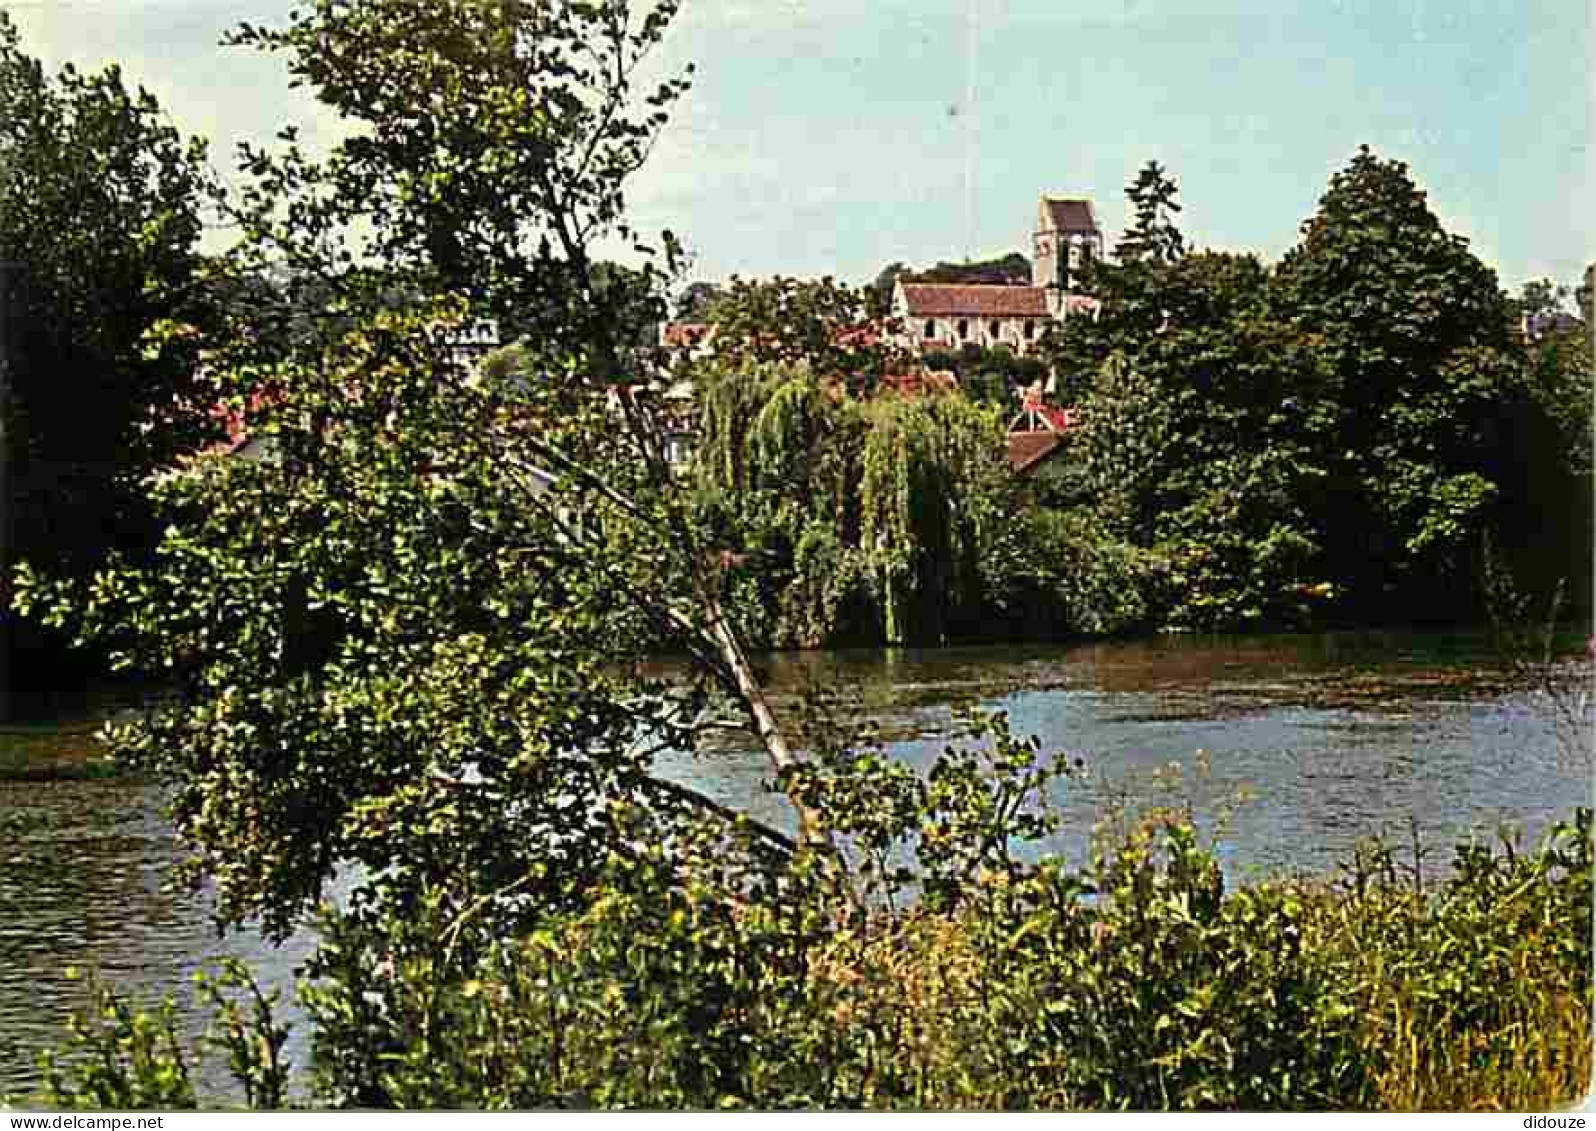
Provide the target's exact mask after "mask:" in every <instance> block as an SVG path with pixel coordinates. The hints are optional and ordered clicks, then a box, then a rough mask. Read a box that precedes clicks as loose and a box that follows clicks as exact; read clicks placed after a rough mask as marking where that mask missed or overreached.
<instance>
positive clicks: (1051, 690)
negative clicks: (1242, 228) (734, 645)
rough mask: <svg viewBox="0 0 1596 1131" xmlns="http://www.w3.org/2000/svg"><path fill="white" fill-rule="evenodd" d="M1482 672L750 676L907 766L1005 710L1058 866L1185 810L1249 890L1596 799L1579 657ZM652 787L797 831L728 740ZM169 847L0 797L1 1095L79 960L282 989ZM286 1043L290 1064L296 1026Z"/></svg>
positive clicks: (970, 652)
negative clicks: (829, 703)
mask: <svg viewBox="0 0 1596 1131" xmlns="http://www.w3.org/2000/svg"><path fill="white" fill-rule="evenodd" d="M1574 647H1575V648H1576V649H1577V642H1574ZM1493 659H1494V658H1493V655H1492V653H1491V649H1490V648H1489V646H1488V642H1487V640H1486V639H1485V638H1484V637H1483V636H1482V635H1479V634H1467V633H1433V632H1432V633H1400V632H1391V633H1330V634H1315V635H1300V636H1258V637H1217V638H1216V637H1195V636H1192V637H1158V638H1154V639H1150V640H1142V641H1133V642H1120V643H1108V644H1091V645H1079V646H1070V647H1012V646H1002V647H983V648H950V649H937V650H923V651H913V650H897V651H887V652H883V651H880V650H873V651H857V652H817V653H795V654H783V655H776V656H768V657H764V658H762V659H761V660H760V661H759V662H760V665H761V666H762V668H763V671H764V674H765V675H766V678H767V681H768V683H769V684H770V686H771V687H772V689H773V693H774V697H775V699H776V701H777V704H778V707H779V706H784V705H785V706H789V707H790V706H791V705H792V703H793V701H794V700H795V698H796V697H797V695H798V694H799V692H800V690H801V689H803V688H806V687H830V688H835V689H839V690H841V691H842V692H844V693H845V694H846V695H847V696H848V697H849V698H851V699H853V700H854V701H855V702H854V704H853V707H852V708H851V709H852V710H854V711H858V712H862V713H863V714H866V715H868V716H869V717H870V718H871V719H873V720H874V721H876V722H877V723H878V724H879V726H880V728H881V736H882V738H883V740H884V741H885V743H886V746H887V749H888V750H889V751H890V752H891V753H892V754H893V755H894V756H896V757H898V758H901V759H904V760H906V761H908V762H910V763H913V764H916V765H926V764H928V763H929V761H930V760H931V759H932V758H934V757H935V756H936V754H937V753H938V752H939V751H940V750H941V749H942V748H943V746H945V745H946V743H947V741H948V740H949V735H950V733H951V732H952V731H953V730H955V729H956V727H957V725H958V714H959V712H960V711H962V710H964V709H967V708H971V707H979V708H985V709H998V710H1003V711H1006V712H1007V713H1008V715H1009V718H1010V721H1011V723H1012V726H1013V729H1014V730H1015V732H1016V733H1019V734H1035V735H1037V736H1039V737H1040V738H1041V739H1042V742H1043V746H1044V749H1045V750H1047V751H1050V752H1055V753H1058V754H1060V755H1062V756H1064V757H1067V758H1068V759H1070V761H1071V762H1072V764H1074V763H1078V764H1079V767H1080V768H1079V770H1078V771H1077V772H1076V773H1075V774H1073V775H1072V776H1071V777H1070V778H1069V779H1068V780H1065V781H1063V782H1061V783H1060V785H1059V789H1058V791H1057V794H1056V796H1055V798H1054V800H1055V801H1056V803H1057V804H1058V806H1059V808H1060V810H1061V811H1062V814H1063V817H1064V822H1063V829H1062V832H1061V833H1060V835H1059V837H1058V840H1057V842H1056V843H1054V844H1052V845H1051V846H1050V848H1051V849H1052V850H1053V851H1056V852H1059V853H1062V854H1064V855H1065V856H1066V857H1067V858H1070V859H1073V860H1077V861H1078V860H1079V859H1080V858H1081V856H1082V854H1084V853H1085V851H1086V849H1087V844H1088V836H1089V831H1090V829H1091V827H1092V825H1093V823H1094V822H1095V821H1096V820H1097V818H1098V817H1099V816H1100V815H1101V814H1102V813H1103V812H1104V811H1105V808H1106V807H1108V806H1111V805H1114V804H1116V803H1122V802H1128V803H1130V804H1131V805H1133V806H1134V805H1138V804H1146V803H1150V802H1156V801H1170V802H1178V803H1189V804H1190V805H1191V806H1192V809H1193V812H1194V813H1195V814H1196V816H1197V817H1198V819H1199V821H1200V822H1202V823H1203V824H1205V825H1206V826H1207V827H1208V828H1210V829H1213V828H1215V827H1217V826H1218V824H1219V822H1220V821H1221V820H1223V821H1224V823H1225V831H1224V834H1223V836H1222V837H1221V838H1220V839H1219V841H1218V851H1219V853H1220V857H1221V860H1222V861H1223V863H1224V865H1225V870H1226V872H1227V874H1228V875H1229V876H1230V878H1231V879H1232V880H1245V879H1248V878H1252V877H1257V876H1262V875H1266V874H1271V873H1274V874H1278V873H1280V872H1298V871H1307V872H1324V871H1328V870H1330V869H1333V868H1334V867H1335V865H1336V864H1337V863H1338V862H1339V861H1342V860H1345V859H1346V858H1347V857H1348V856H1349V854H1350V852H1351V850H1352V847H1353V845H1354V844H1355V843H1356V841H1357V840H1358V839H1359V838H1360V837H1363V836H1366V835H1369V834H1376V833H1378V834H1383V835H1385V836H1387V837H1389V838H1392V839H1393V840H1396V841H1399V842H1400V843H1401V844H1403V845H1407V844H1409V843H1411V837H1412V835H1413V834H1414V833H1415V832H1416V833H1417V836H1418V839H1419V843H1420V844H1422V845H1424V846H1426V848H1427V850H1428V852H1429V853H1430V855H1429V857H1428V866H1429V868H1430V869H1431V870H1432V871H1440V870H1443V869H1444V867H1445V864H1446V858H1447V856H1448V854H1449V851H1450V846H1451V844H1452V842H1453V841H1455V840H1456V839H1458V838H1460V837H1464V836H1468V835H1479V836H1483V837H1489V836H1493V835H1494V834H1495V833H1496V832H1497V830H1499V829H1503V828H1516V829H1519V830H1521V831H1522V833H1523V834H1524V836H1525V838H1526V840H1527V841H1532V840H1533V839H1534V838H1535V837H1537V836H1538V835H1540V833H1542V832H1543V831H1544V830H1545V829H1546V827H1547V826H1548V825H1549V824H1550V823H1551V822H1553V821H1555V820H1558V819H1561V818H1563V817H1565V816H1567V815H1569V814H1570V813H1571V812H1572V809H1573V807H1574V806H1575V805H1579V804H1587V805H1588V804H1590V803H1591V788H1592V787H1591V762H1590V753H1589V743H1590V742H1591V718H1590V714H1589V708H1588V704H1587V705H1579V704H1578V703H1577V702H1576V696H1577V693H1578V692H1579V691H1580V690H1582V689H1588V688H1589V687H1590V671H1589V668H1588V665H1587V664H1586V662H1585V657H1584V656H1582V655H1581V654H1580V653H1579V652H1578V651H1577V650H1576V651H1575V652H1574V653H1573V654H1572V656H1571V657H1565V659H1564V661H1563V665H1562V672H1563V675H1564V677H1565V679H1566V681H1567V682H1566V683H1565V686H1566V687H1567V688H1568V690H1567V691H1566V692H1564V693H1561V694H1558V695H1556V696H1549V695H1547V694H1544V693H1540V692H1536V691H1530V690H1523V689H1514V688H1513V687H1512V686H1510V684H1509V683H1508V682H1506V681H1504V679H1503V678H1502V676H1501V674H1500V672H1499V671H1498V670H1497V669H1496V668H1495V666H1494V664H1493ZM667 667H668V666H667ZM3 740H4V739H3V737H0V741H3ZM1172 764H1178V766H1179V769H1178V770H1176V769H1174V768H1172ZM664 772H666V773H667V774H669V775H670V776H673V777H676V778H678V779H679V780H682V781H684V782H687V783H689V784H692V785H694V786H695V787H696V788H698V789H700V790H703V791H704V792H706V793H709V794H710V795H711V796H714V797H716V798H717V799H718V800H721V801H724V802H726V803H728V804H731V805H733V806H736V807H739V808H742V809H745V810H748V811H751V812H753V813H754V814H755V815H757V816H760V817H762V818H764V819H767V820H770V821H773V822H775V823H778V824H787V823H788V822H789V819H790V817H789V814H787V813H786V812H785V810H784V808H783V804H782V803H781V802H780V801H779V800H777V799H775V798H773V797H771V796H770V795H769V794H767V793H765V792H764V791H763V789H762V785H761V783H762V781H763V780H764V779H765V778H766V777H767V776H768V774H767V771H766V769H765V766H764V763H763V760H762V758H761V757H760V756H759V755H758V754H757V753H756V752H755V751H754V750H753V749H752V744H751V743H750V741H749V739H748V737H747V736H746V735H743V734H740V733H737V732H729V733H726V734H723V735H720V736H717V738H716V740H715V741H713V742H711V743H708V744H706V748H705V749H704V750H702V751H700V752H699V753H698V754H696V755H693V756H690V757H689V756H686V755H682V756H677V757H675V758H673V759H670V760H668V762H667V764H666V765H665V767H664ZM1242 797H1245V798H1250V799H1248V800H1243V801H1241V802H1240V803H1239V804H1238V803H1237V799H1238V798H1242ZM177 852H178V849H177V846H176V844H175V843H174V840H173V837H172V832H171V829H170V827H169V826H168V825H167V823H166V822H165V820H164V819H163V818H162V816H161V813H160V801H159V794H158V791H157V790H156V788H155V787H152V786H147V785H137V784H132V783H128V782H125V781H115V780H110V781H59V782H26V783H24V782H17V783H7V782H0V1093H3V1092H5V1091H7V1090H12V1091H25V1090H27V1089H29V1088H31V1087H33V1086H35V1085H36V1084H37V1079H38V1078H37V1072H36V1070H35V1066H34V1057H35V1053H36V1051H37V1050H38V1049H39V1048H42V1047H47V1046H50V1045H53V1044H56V1043H59V1041H60V1038H61V1035H62V1032H63V1028H62V1026H63V1023H64V1021H65V1019H66V1018H67V1016H68V1015H69V1014H70V1012H71V1011H72V1009H73V1008H74V1007H75V1006H78V1005H80V1004H81V1003H82V1002H83V1000H84V988H83V984H82V983H81V982H74V981H69V980H67V979H66V978H65V977H64V975H63V970H64V969H65V968H66V967H68V966H75V967H78V968H81V969H97V970H99V971H100V972H101V974H102V975H103V976H104V977H105V978H107V979H108V980H111V981H114V982H115V983H116V984H117V985H118V986H121V987H124V988H126V989H128V990H130V991H132V992H134V993H135V994H137V995H139V996H140V997H141V998H142V999H145V1000H154V999H158V998H160V997H162V996H165V995H172V996H174V997H175V998H177V999H178V1002H179V1006H180V1008H183V1007H185V1006H186V1003H187V1002H188V1000H189V998H190V993H191V991H190V979H191V976H192V974H193V973H194V972H195V971H196V970H198V969H200V968H202V967H204V966H205V965H206V964H207V963H209V962H211V961H213V960H214V959H215V958H216V957H218V956H221V955H237V956H239V957H242V958H245V959H247V960H248V961H249V962H250V963H251V964H252V965H253V966H254V967H255V968H256V969H257V971H259V972H260V974H261V975H262V979H263V981H264V982H265V983H267V984H268V985H271V986H275V987H278V988H281V989H282V990H283V992H284V994H285V996H287V995H289V994H291V986H292V981H293V970H294V967H295V966H296V965H297V964H298V963H299V962H301V961H302V960H303V958H304V957H305V955H306V953H307V952H308V950H309V948H310V947H311V945H312V940H311V938H310V937H309V936H308V934H301V935H300V936H298V937H296V938H294V939H292V940H290V942H289V943H288V944H286V945H285V946H283V947H281V948H273V947H271V946H268V945H267V944H266V943H264V942H263V941H262V940H261V939H260V938H259V937H258V936H256V935H254V934H252V933H250V932H243V933H240V934H235V935H232V936H229V937H227V938H225V939H218V938H217V937H216V935H215V933H214V931H213V930H212V928H211V926H210V923H209V919H208V917H207V916H208V909H207V907H206V904H205V901H204V899H203V898H202V897H200V898H196V897H191V896H186V895H179V894H173V893H170V892H168V891H166V890H165V888H164V877H165V873H166V871H167V869H168V867H169V866H170V864H171V863H172V862H173V861H174V860H175V859H176V856H177ZM196 1024H197V1022H196ZM289 1051H290V1055H291V1056H292V1057H293V1058H294V1059H296V1060H299V1061H302V1060H303V1059H304V1056H305V1053H306V1048H305V1034H304V1032H303V1031H302V1027H301V1028H300V1029H299V1030H297V1031H296V1033H295V1036H294V1039H293V1040H292V1042H291V1045H290V1050H289ZM205 1079H206V1080H207V1081H209V1080H213V1079H214V1077H213V1076H211V1075H210V1074H207V1076H206V1077H205Z"/></svg>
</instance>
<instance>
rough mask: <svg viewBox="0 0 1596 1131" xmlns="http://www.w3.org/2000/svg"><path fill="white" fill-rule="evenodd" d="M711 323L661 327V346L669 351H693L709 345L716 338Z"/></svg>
mask: <svg viewBox="0 0 1596 1131" xmlns="http://www.w3.org/2000/svg"><path fill="white" fill-rule="evenodd" d="M715 329H716V328H715V326H714V325H713V324H712V323H709V322H667V323H665V324H664V325H663V326H661V327H660V334H659V344H660V345H662V346H665V347H667V348H669V349H682V348H688V349H691V348H693V347H695V346H698V345H703V344H707V343H708V342H709V341H710V340H711V339H713V338H714V336H715Z"/></svg>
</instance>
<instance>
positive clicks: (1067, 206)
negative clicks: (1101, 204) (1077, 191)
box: [1039, 196, 1098, 232]
mask: <svg viewBox="0 0 1596 1131" xmlns="http://www.w3.org/2000/svg"><path fill="white" fill-rule="evenodd" d="M1039 211H1040V213H1041V216H1040V219H1041V220H1042V222H1043V224H1044V225H1046V226H1050V227H1053V228H1057V229H1058V230H1059V231H1061V232H1095V231H1097V230H1098V229H1097V215H1096V214H1095V213H1094V212H1093V211H1092V202H1091V201H1090V200H1087V199H1086V198H1085V197H1078V196H1044V197H1043V198H1042V206H1041V208H1040V209H1039Z"/></svg>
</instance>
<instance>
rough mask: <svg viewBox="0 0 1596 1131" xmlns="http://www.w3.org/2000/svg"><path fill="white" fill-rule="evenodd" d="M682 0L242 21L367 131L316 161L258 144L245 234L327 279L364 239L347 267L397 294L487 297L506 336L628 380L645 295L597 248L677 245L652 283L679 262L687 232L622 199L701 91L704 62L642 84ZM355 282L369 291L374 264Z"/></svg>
mask: <svg viewBox="0 0 1596 1131" xmlns="http://www.w3.org/2000/svg"><path fill="white" fill-rule="evenodd" d="M678 7H679V4H678V3H677V0H660V2H658V3H654V4H649V5H645V6H643V10H642V12H641V13H639V12H637V11H635V10H634V5H633V4H631V3H628V2H627V0H602V2H599V3H587V2H578V0H555V2H553V3H548V2H543V0H538V2H533V0H487V2H483V0H446V2H444V3H439V4H429V5H427V6H425V7H417V6H416V5H414V4H411V3H408V2H407V0H313V2H312V3H310V4H307V5H304V6H301V7H299V8H296V9H294V10H293V11H291V12H290V13H289V22H288V25H287V26H286V27H283V28H277V29H273V28H260V27H255V26H251V25H249V24H244V25H242V26H241V27H240V28H239V29H238V31H237V32H236V33H235V34H234V35H233V36H232V39H231V42H233V43H236V44H240V45H243V46H247V47H253V48H257V49H261V50H266V51H273V52H281V53H284V54H285V55H286V56H287V61H288V69H289V72H290V74H292V75H293V76H294V78H295V80H296V81H297V82H300V83H303V84H304V85H306V86H308V87H309V88H310V89H311V90H312V91H313V92H314V93H315V94H316V96H317V97H318V98H319V99H320V100H321V101H322V102H324V103H325V104H327V105H328V106H330V107H332V108H334V109H335V110H337V111H338V112H339V113H340V114H341V115H343V116H344V117H345V118H347V119H349V120H351V121H352V122H354V123H358V124H359V125H360V126H361V127H362V128H361V129H359V130H357V131H356V132H355V133H354V134H353V135H352V136H350V137H348V138H347V139H345V140H344V141H342V142H340V143H339V144H338V146H336V147H335V150H334V152H333V154H332V156H331V157H330V158H329V160H328V161H327V162H326V163H325V164H323V165H321V166H317V165H315V164H313V163H311V162H310V161H309V160H307V159H306V158H305V156H304V155H303V153H302V152H301V151H300V150H299V149H298V148H297V146H292V145H291V146H290V148H289V149H288V150H287V151H286V152H285V153H283V154H282V155H281V156H272V155H270V154H268V153H266V152H264V151H258V150H251V151H249V152H248V154H247V157H248V159H249V163H250V165H251V167H252V168H253V170H254V171H255V172H256V173H257V174H259V177H258V180H257V182H256V188H255V190H254V191H253V193H252V194H251V195H250V196H249V198H248V199H247V201H246V207H245V208H244V210H243V219H244V221H245V223H246V227H247V230H249V231H250V232H251V234H252V235H253V236H254V237H256V238H257V239H260V240H262V241H263V242H264V244H265V245H266V246H271V247H273V248H274V249H276V253H277V254H286V255H287V256H288V259H289V262H290V264H304V265H306V266H312V267H314V268H315V269H316V270H317V271H318V272H322V273H326V272H327V271H328V269H329V267H332V266H333V264H329V263H328V262H327V257H326V256H324V255H323V254H322V247H323V246H324V245H325V243H326V242H327V241H328V240H329V239H330V238H334V237H336V238H338V239H340V240H342V241H343V242H344V243H345V244H349V243H354V244H355V245H356V246H355V247H354V249H353V250H350V251H346V252H343V253H341V254H340V256H339V257H338V258H337V260H336V261H335V262H336V263H337V264H338V265H341V266H343V267H348V266H351V265H353V266H358V265H361V264H380V265H381V268H382V272H383V274H384V276H385V277H386V278H387V279H388V280H389V282H388V286H390V287H398V288H406V287H409V288H414V289H419V290H421V291H423V292H434V291H439V290H443V291H453V292H457V293H463V294H469V295H472V296H473V297H474V298H476V299H477V301H478V303H479V305H480V306H481V308H482V311H481V312H482V313H484V314H487V315H489V316H491V317H493V318H495V319H496V320H497V321H498V322H499V324H500V327H501V329H502V331H503V332H505V333H506V335H507V336H510V337H517V336H527V337H530V338H531V339H533V340H535V341H537V342H539V343H544V342H549V343H557V344H559V345H560V346H561V347H562V348H566V347H568V348H576V349H579V350H580V351H581V353H582V355H583V356H585V357H588V358H590V359H591V360H592V364H594V365H596V366H597V367H599V368H600V369H601V370H602V371H604V372H606V373H609V374H611V375H614V374H615V373H616V372H618V370H619V368H620V366H621V364H622V361H623V360H624V355H623V353H622V351H621V349H620V345H621V344H622V343H624V342H628V341H630V340H631V335H630V334H629V333H626V332H624V324H625V323H626V321H627V319H628V317H629V316H628V314H627V311H628V310H629V308H631V307H632V306H634V305H635V304H636V302H637V301H638V290H637V287H636V286H635V282H636V281H635V280H634V279H633V278H631V277H630V276H629V275H628V274H626V273H622V272H614V271H611V272H601V271H598V270H596V269H595V268H596V265H595V263H594V260H593V256H592V252H591V248H592V247H593V245H594V243H595V241H597V240H598V239H600V238H612V239H616V240H620V241H623V242H625V243H627V244H629V245H631V246H632V247H633V248H634V249H636V250H638V251H641V252H645V253H647V252H653V251H660V250H663V251H664V252H665V266H664V268H663V269H661V268H658V267H655V266H650V267H648V268H646V269H645V271H646V273H648V274H649V275H650V280H649V281H650V282H651V284H653V285H651V286H650V287H647V288H645V291H647V292H649V293H652V292H654V291H657V290H658V289H659V285H662V284H663V282H664V281H665V279H666V278H668V276H669V274H670V273H671V272H673V271H674V264H675V253H676V251H677V247H676V243H675V240H674V238H673V237H671V235H670V234H669V233H665V234H664V235H663V236H662V237H661V243H660V245H659V246H657V247H656V246H655V245H653V244H651V243H650V242H648V241H646V240H645V239H644V238H643V237H642V235H641V234H640V233H638V232H636V231H634V230H633V229H632V228H631V227H630V226H629V224H628V223H627V222H626V219H625V216H624V210H623V203H624V186H625V184H626V181H627V179H628V178H629V177H630V176H631V175H632V174H633V173H635V172H636V171H637V169H639V168H640V167H641V166H642V164H643V162H644V161H645V159H646V158H647V156H648V153H649V151H650V149H651V148H652V145H653V142H654V140H655V138H656V137H657V136H658V135H659V132H660V130H661V129H662V128H663V127H664V125H665V123H666V121H667V120H668V116H669V108H670V106H671V104H672V103H673V102H674V101H675V100H676V99H677V98H679V97H680V96H681V94H682V93H683V92H684V91H685V90H686V89H687V86H688V82H689V77H688V76H689V75H690V73H691V68H690V67H689V68H687V72H686V73H684V74H683V75H681V76H677V77H669V78H666V79H663V80H660V81H658V82H654V83H648V82H647V81H645V77H644V75H645V70H644V69H645V65H646V63H647V61H648V59H649V57H650V54H651V52H652V50H653V49H654V47H655V46H656V45H657V44H658V43H659V41H660V39H661V38H662V36H663V35H664V33H665V31H666V29H667V27H668V26H669V24H670V22H671V20H672V19H673V18H674V17H675V15H676V12H677V10H678ZM285 136H286V137H287V139H288V140H289V141H290V142H292V141H293V138H294V134H293V131H292V130H289V131H288V132H287V133H286V135H285ZM285 197H286V198H289V199H293V200H295V201H297V202H298V203H297V204H296V206H295V207H294V208H293V209H292V210H289V211H285V210H284V209H283V208H282V207H280V205H281V203H282V201H283V200H284V199H285ZM312 200H314V201H315V202H316V207H315V208H310V207H308V203H309V202H310V201H312ZM650 262H651V263H652V262H653V261H652V260H651V261H650ZM656 273H657V274H656ZM353 282H354V289H355V290H357V291H358V290H362V289H364V290H369V286H368V284H367V283H366V281H365V279H364V276H363V275H360V274H357V275H356V276H355V277H354V280H353ZM656 317H657V312H654V311H650V312H649V316H648V317H647V318H645V319H644V320H645V321H647V320H653V319H654V318H656ZM618 327H620V328H621V329H622V331H623V332H621V333H620V334H619V338H620V341H617V329H618Z"/></svg>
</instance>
